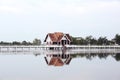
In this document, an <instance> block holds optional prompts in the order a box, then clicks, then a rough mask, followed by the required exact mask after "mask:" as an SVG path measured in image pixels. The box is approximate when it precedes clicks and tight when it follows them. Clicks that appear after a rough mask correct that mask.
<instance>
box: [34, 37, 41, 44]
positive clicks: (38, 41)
mask: <svg viewBox="0 0 120 80" xmlns="http://www.w3.org/2000/svg"><path fill="white" fill-rule="evenodd" d="M40 44H41V40H40V39H37V38H35V39H34V40H33V45H40Z"/></svg>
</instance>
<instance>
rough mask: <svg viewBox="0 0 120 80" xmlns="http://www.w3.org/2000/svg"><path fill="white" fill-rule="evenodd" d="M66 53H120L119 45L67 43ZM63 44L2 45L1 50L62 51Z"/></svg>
mask: <svg viewBox="0 0 120 80" xmlns="http://www.w3.org/2000/svg"><path fill="white" fill-rule="evenodd" d="M66 47H67V52H66V53H90V52H94V53H104V52H108V53H114V52H117V53H120V46H119V45H100V46H99V45H66ZM61 50H62V46H61V45H39V46H20V45H14V46H0V52H36V53H40V52H41V53H56V52H57V53H62V52H61Z"/></svg>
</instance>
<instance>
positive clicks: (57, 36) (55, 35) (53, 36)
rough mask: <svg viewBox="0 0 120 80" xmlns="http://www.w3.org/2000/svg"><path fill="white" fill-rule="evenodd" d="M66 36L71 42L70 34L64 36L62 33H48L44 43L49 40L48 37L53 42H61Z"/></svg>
mask: <svg viewBox="0 0 120 80" xmlns="http://www.w3.org/2000/svg"><path fill="white" fill-rule="evenodd" d="M64 35H65V37H66V38H67V39H69V40H70V41H71V37H70V35H69V34H63V33H62V32H55V33H48V34H47V36H46V38H45V40H44V42H46V39H47V37H48V36H49V37H50V39H51V40H52V41H53V42H59V41H60V40H61V39H62V37H63V36H64Z"/></svg>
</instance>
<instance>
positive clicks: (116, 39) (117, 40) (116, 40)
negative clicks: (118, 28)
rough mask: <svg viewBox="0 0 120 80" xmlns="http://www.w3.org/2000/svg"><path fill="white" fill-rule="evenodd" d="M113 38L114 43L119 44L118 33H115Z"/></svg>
mask: <svg viewBox="0 0 120 80" xmlns="http://www.w3.org/2000/svg"><path fill="white" fill-rule="evenodd" d="M114 40H115V43H116V44H119V45H120V35H119V34H116V35H115V38H114Z"/></svg>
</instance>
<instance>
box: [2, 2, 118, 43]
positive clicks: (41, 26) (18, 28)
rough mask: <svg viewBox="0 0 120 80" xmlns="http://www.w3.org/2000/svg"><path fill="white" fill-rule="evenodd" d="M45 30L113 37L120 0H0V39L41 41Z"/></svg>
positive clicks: (84, 35) (115, 32)
mask: <svg viewBox="0 0 120 80" xmlns="http://www.w3.org/2000/svg"><path fill="white" fill-rule="evenodd" d="M49 32H64V33H69V34H70V35H72V36H81V37H86V36H89V35H92V36H94V37H96V38H98V37H99V36H107V37H108V38H109V39H110V38H113V37H114V36H115V34H117V33H119V34H120V0H0V41H23V40H27V41H32V40H33V39H34V38H40V39H41V40H43V39H44V38H45V35H46V34H47V33H49Z"/></svg>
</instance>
